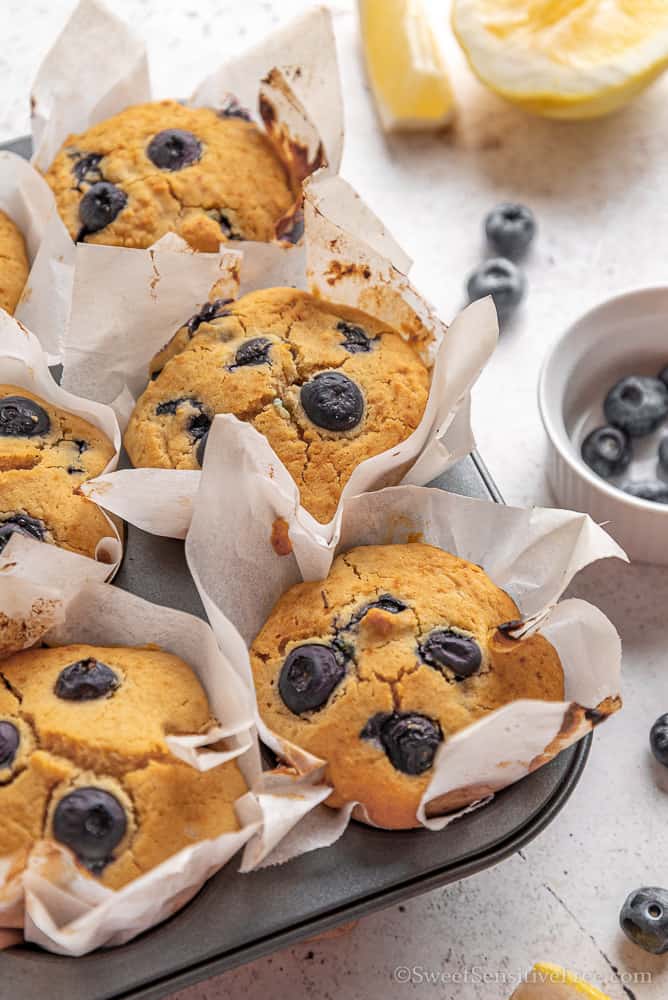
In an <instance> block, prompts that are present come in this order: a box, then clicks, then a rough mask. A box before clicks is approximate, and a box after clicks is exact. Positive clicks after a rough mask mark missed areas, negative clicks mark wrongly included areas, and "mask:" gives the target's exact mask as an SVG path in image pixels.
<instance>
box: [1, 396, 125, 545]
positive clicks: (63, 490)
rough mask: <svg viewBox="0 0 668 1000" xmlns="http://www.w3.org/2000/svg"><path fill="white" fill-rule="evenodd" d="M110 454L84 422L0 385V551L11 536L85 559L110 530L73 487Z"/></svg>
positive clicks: (102, 438)
mask: <svg viewBox="0 0 668 1000" xmlns="http://www.w3.org/2000/svg"><path fill="white" fill-rule="evenodd" d="M113 455H114V446H113V444H112V443H111V441H110V440H109V439H108V438H107V437H106V436H105V435H104V434H103V433H102V431H100V430H99V429H98V428H97V427H94V426H93V425H92V424H90V423H88V421H87V420H84V419H82V418H81V417H77V416H75V415H74V414H72V413H68V412H66V411H65V410H62V409H60V408H58V407H56V406H54V405H53V404H52V403H48V402H46V401H45V400H43V399H41V398H40V397H39V396H36V395H35V394H34V393H32V392H29V391H28V390H27V389H23V388H20V387H18V386H13V385H0V551H2V549H3V548H4V546H5V545H6V544H7V540H8V539H9V537H10V535H11V534H13V532H15V531H18V532H20V533H21V534H24V535H29V536H31V537H33V538H37V539H39V540H40V541H45V542H51V543H52V544H54V545H59V546H61V547H62V548H65V549H70V550H71V551H73V552H78V553H80V554H82V555H87V556H91V557H93V556H94V555H95V550H96V548H97V545H98V543H99V541H100V540H101V539H102V538H104V537H106V536H108V535H109V534H110V530H111V529H110V526H109V522H108V521H107V519H106V517H105V516H104V514H103V513H102V512H101V511H100V510H99V508H98V507H96V506H95V504H93V503H91V501H90V500H87V499H86V497H84V496H83V495H81V494H80V493H78V492H77V488H78V487H79V485H80V484H81V483H82V482H83V481H84V480H86V479H90V478H91V477H93V476H97V475H99V474H100V473H101V472H103V471H104V469H105V468H106V466H107V465H108V463H109V461H110V460H111V458H112V457H113Z"/></svg>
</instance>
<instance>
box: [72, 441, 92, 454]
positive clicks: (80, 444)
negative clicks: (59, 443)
mask: <svg viewBox="0 0 668 1000" xmlns="http://www.w3.org/2000/svg"><path fill="white" fill-rule="evenodd" d="M72 444H73V445H74V446H75V447H76V448H78V449H79V454H80V455H83V453H84V452H85V451H88V449H89V448H90V445H89V444H88V441H76V440H73V441H72Z"/></svg>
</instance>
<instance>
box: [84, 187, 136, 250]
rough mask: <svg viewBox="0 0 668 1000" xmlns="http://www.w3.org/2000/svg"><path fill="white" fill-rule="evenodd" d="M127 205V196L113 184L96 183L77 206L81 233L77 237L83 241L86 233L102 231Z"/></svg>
mask: <svg viewBox="0 0 668 1000" xmlns="http://www.w3.org/2000/svg"><path fill="white" fill-rule="evenodd" d="M127 203H128V196H127V195H126V193H125V191H121V189H120V188H119V187H116V185H115V184H109V183H108V182H107V181H98V182H97V184H93V186H92V187H89V188H88V190H87V191H86V193H85V195H84V196H83V198H82V199H81V204H80V205H79V219H80V220H81V226H82V229H81V232H80V233H79V236H78V237H77V239H78V240H83V239H85V237H86V236H87V235H88V233H97V232H99V231H100V229H104V228H105V226H108V225H109V223H110V222H113V221H114V219H115V218H116V216H117V215H118V214H119V213H120V212H122V211H123V209H124V208H125V206H126V205H127Z"/></svg>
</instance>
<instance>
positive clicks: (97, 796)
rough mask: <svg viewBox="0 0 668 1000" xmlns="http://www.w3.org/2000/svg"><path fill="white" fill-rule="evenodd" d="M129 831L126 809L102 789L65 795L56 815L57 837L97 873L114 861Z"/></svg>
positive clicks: (83, 790)
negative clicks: (114, 856)
mask: <svg viewBox="0 0 668 1000" xmlns="http://www.w3.org/2000/svg"><path fill="white" fill-rule="evenodd" d="M126 829H127V818H126V815H125V810H124V808H123V806H122V805H121V803H120V802H119V801H118V799H117V798H116V796H115V795H112V794H111V793H110V792H107V791H105V790H104V789H102V788H94V787H86V788H77V789H75V790H74V791H73V792H70V793H69V794H68V795H64V796H63V798H62V799H61V800H60V802H59V803H58V805H57V806H56V809H55V812H54V814H53V835H54V837H55V838H56V840H58V841H60V843H61V844H65V846H66V847H69V848H70V849H71V850H72V851H74V853H75V854H76V856H77V857H78V858H79V860H80V861H81V862H82V864H84V865H85V866H86V867H87V868H89V869H90V870H91V871H92V872H93V873H94V874H99V873H100V872H101V871H102V869H103V868H105V867H106V865H108V864H109V862H110V861H111V860H112V856H113V851H114V848H115V847H117V846H118V845H119V844H120V842H121V840H122V839H123V837H124V836H125V831H126Z"/></svg>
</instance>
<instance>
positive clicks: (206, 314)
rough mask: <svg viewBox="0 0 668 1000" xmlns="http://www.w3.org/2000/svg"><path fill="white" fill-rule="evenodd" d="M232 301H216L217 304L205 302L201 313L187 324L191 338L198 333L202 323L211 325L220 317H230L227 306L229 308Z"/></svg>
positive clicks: (191, 318)
mask: <svg viewBox="0 0 668 1000" xmlns="http://www.w3.org/2000/svg"><path fill="white" fill-rule="evenodd" d="M231 301H232V299H216V300H215V302H205V303H204V305H203V306H202V308H201V309H200V311H199V312H198V313H195V315H194V316H191V317H190V319H189V320H188V322H187V323H186V326H187V327H188V333H189V334H190V336H191V337H192V336H193V334H195V333H197V331H198V330H199V328H200V326H201V325H202V323H211V322H212V320H214V319H218V318H219V316H227V315H229V311H228V310H227V309H226V308H225V306H228V305H229V304H230V302H231Z"/></svg>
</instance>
